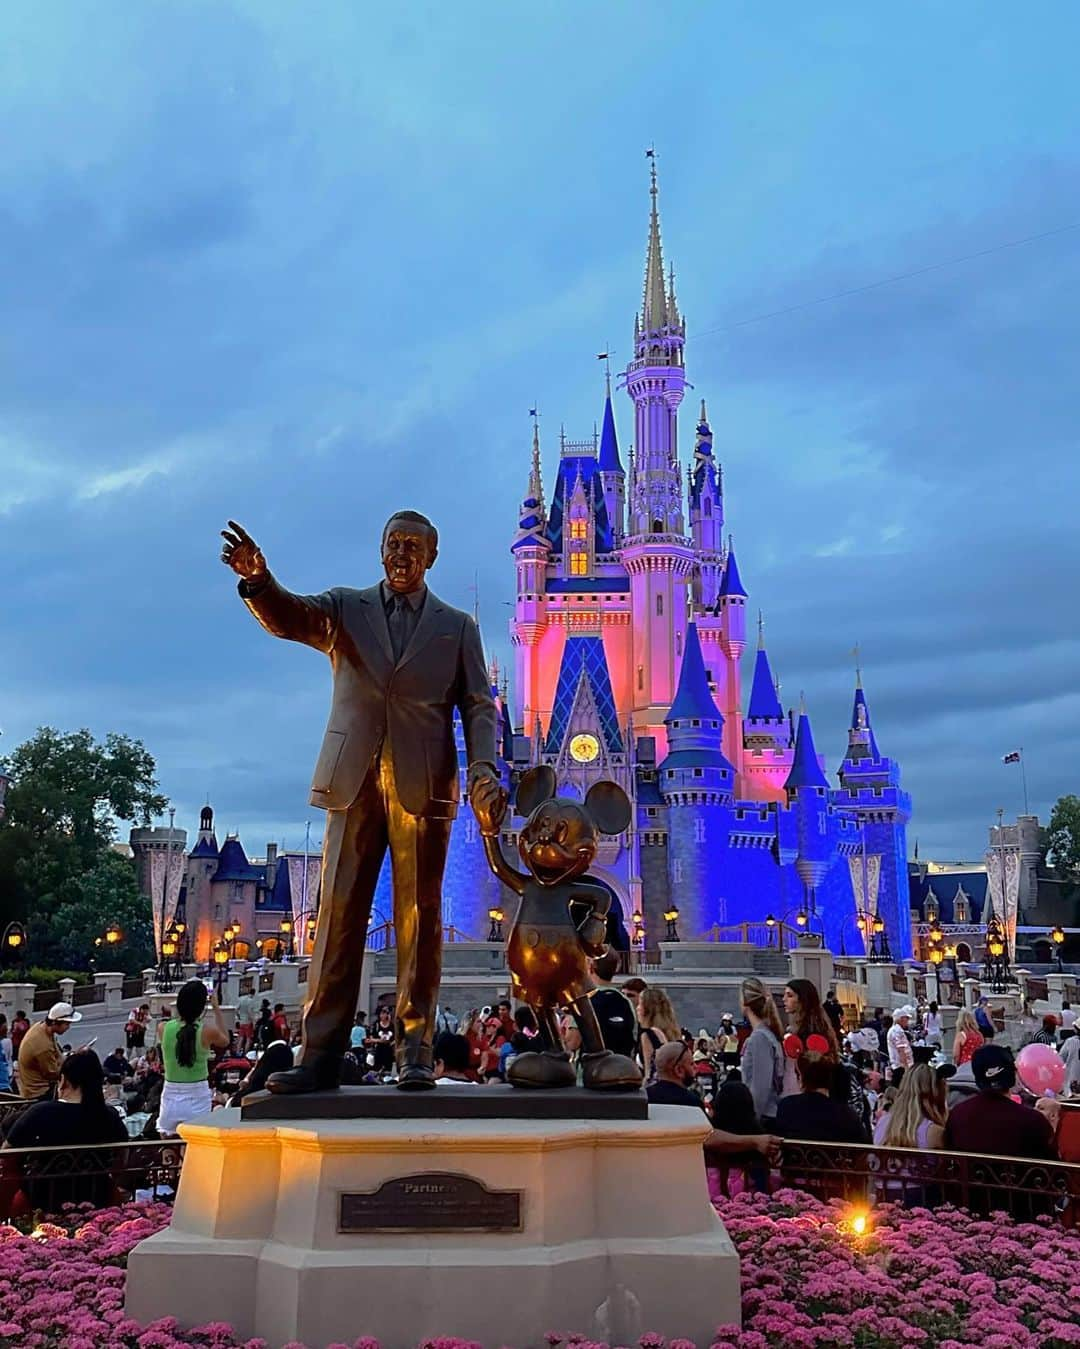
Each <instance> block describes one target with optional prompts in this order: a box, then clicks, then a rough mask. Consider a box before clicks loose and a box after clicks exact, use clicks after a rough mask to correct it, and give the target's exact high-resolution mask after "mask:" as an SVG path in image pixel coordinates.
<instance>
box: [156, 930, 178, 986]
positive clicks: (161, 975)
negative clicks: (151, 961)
mask: <svg viewBox="0 0 1080 1349" xmlns="http://www.w3.org/2000/svg"><path fill="white" fill-rule="evenodd" d="M178 942H179V938H178V937H177V936H176V933H175V932H174V931H173V930H172V928H169V930H168V931H167V932H166V933H165V934H164V936H163V937H162V938H161V959H160V960H159V961H158V968H157V987H158V992H159V993H171V992H172V990H173V970H174V965H173V959H174V957H175V956H176V954H177V950H178Z"/></svg>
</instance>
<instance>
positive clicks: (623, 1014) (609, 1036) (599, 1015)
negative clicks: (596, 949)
mask: <svg viewBox="0 0 1080 1349" xmlns="http://www.w3.org/2000/svg"><path fill="white" fill-rule="evenodd" d="M592 972H593V978H594V979H595V980H596V992H595V993H594V994H593V996H592V1005H593V1011H594V1012H595V1013H596V1019H597V1021H599V1022H600V1032H601V1034H602V1035H603V1037H604V1044H605V1045H606V1046H607V1047H608V1049H610V1050H611V1052H612V1053H613V1054H625V1055H626V1057H627V1058H628V1059H632V1058H633V1057H634V1053H635V1051H636V1049H637V1035H638V1031H637V1013H636V1011H635V1009H634V1004H633V1003H632V1002H631V1001H630V999H629V998H628V997H627V996H626V994H625V993H624V992H623V991H622V990H621V989H618V988H616V987H615V985H614V984H613V983H612V980H613V979H614V978H615V975H616V974H618V972H619V953H618V951H611V950H608V951H605V952H604V954H603V955H602V956H597V957H596V959H595V960H593V962H592Z"/></svg>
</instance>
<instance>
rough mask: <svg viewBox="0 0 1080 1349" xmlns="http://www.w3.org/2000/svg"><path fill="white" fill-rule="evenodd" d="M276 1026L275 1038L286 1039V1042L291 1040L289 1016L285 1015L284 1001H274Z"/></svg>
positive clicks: (274, 1021) (274, 1024)
mask: <svg viewBox="0 0 1080 1349" xmlns="http://www.w3.org/2000/svg"><path fill="white" fill-rule="evenodd" d="M272 1021H273V1026H274V1039H275V1040H284V1041H285V1043H286V1044H288V1043H289V1042H290V1039H291V1037H290V1035H289V1018H288V1017H287V1016H286V1015H285V1004H284V1003H283V1002H275V1003H274V1015H273V1017H272Z"/></svg>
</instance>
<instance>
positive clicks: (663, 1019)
mask: <svg viewBox="0 0 1080 1349" xmlns="http://www.w3.org/2000/svg"><path fill="white" fill-rule="evenodd" d="M638 1031H639V1034H638V1057H639V1059H640V1061H641V1066H642V1068H643V1069H644V1070H645V1081H646V1082H651V1081H652V1079H653V1078H654V1077H655V1076H656V1072H655V1068H654V1064H653V1060H654V1058H655V1056H656V1052H657V1050H658V1049H659V1048H660V1046H661V1045H663V1044H667V1043H668V1042H669V1041H677V1040H681V1038H682V1032H681V1031H680V1029H679V1023H678V1022H677V1021H676V1020H675V1010H674V1008H673V1007H672V1005H671V1001H670V999H669V998H668V995H667V994H666V993H665V992H664V990H663V989H662V988H645V989H643V990H642V992H641V996H640V997H639V998H638Z"/></svg>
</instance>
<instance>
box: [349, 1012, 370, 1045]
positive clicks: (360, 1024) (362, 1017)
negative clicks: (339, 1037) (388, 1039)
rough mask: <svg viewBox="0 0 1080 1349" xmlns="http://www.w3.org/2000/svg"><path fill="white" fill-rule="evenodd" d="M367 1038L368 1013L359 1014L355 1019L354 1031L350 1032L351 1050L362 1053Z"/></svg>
mask: <svg viewBox="0 0 1080 1349" xmlns="http://www.w3.org/2000/svg"><path fill="white" fill-rule="evenodd" d="M367 1038H368V1029H367V1012H357V1014H356V1015H355V1016H354V1017H353V1024H352V1030H351V1031H349V1048H350V1049H352V1050H360V1051H362V1050H363V1048H364V1041H365V1040H366V1039H367Z"/></svg>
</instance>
